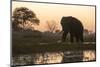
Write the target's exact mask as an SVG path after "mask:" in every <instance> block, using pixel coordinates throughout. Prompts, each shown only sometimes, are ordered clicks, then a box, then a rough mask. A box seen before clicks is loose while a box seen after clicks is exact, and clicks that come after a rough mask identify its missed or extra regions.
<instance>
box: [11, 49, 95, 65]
mask: <svg viewBox="0 0 100 67" xmlns="http://www.w3.org/2000/svg"><path fill="white" fill-rule="evenodd" d="M94 60H96V56H95V50H84V51H77V50H76V51H65V52H46V53H36V54H29V55H20V56H15V57H13V59H12V64H13V65H27V64H51V63H68V62H78V61H80V62H83V61H94Z"/></svg>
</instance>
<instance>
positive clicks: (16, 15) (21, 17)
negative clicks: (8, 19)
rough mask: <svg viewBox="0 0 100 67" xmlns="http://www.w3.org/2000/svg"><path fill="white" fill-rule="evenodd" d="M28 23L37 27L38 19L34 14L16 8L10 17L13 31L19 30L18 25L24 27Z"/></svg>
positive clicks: (21, 8) (26, 9)
mask: <svg viewBox="0 0 100 67" xmlns="http://www.w3.org/2000/svg"><path fill="white" fill-rule="evenodd" d="M28 22H31V23H33V24H36V25H39V19H38V18H37V17H36V14H35V13H34V12H33V11H31V10H30V9H28V8H26V7H18V8H16V9H15V10H14V11H13V15H12V28H13V29H14V30H19V29H20V27H19V26H20V25H22V26H23V27H25V25H26V24H28Z"/></svg>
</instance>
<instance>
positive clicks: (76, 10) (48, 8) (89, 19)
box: [12, 2, 96, 32]
mask: <svg viewBox="0 0 100 67" xmlns="http://www.w3.org/2000/svg"><path fill="white" fill-rule="evenodd" d="M17 7H27V8H29V9H30V10H32V11H33V12H34V13H35V14H36V16H37V18H39V20H40V24H39V26H36V28H37V29H38V30H40V31H46V30H47V29H46V22H47V21H52V20H54V21H55V22H56V23H54V24H56V25H57V29H60V30H61V29H62V27H61V24H60V21H61V18H62V17H63V16H73V17H76V18H77V19H79V20H80V21H81V22H82V24H83V26H84V28H85V29H88V30H89V31H93V32H95V23H96V22H95V7H94V6H80V5H71V4H70V5H64V4H47V3H34V2H12V12H13V10H14V9H15V8H17Z"/></svg>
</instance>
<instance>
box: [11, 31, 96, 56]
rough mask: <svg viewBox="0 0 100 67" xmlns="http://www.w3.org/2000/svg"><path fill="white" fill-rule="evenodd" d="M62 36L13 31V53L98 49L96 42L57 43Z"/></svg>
mask: <svg viewBox="0 0 100 67" xmlns="http://www.w3.org/2000/svg"><path fill="white" fill-rule="evenodd" d="M59 39H60V37H57V36H51V35H49V36H48V35H43V34H40V33H33V32H30V33H26V32H24V33H18V32H17V33H16V32H14V33H12V54H13V55H19V54H32V53H39V52H54V51H66V50H89V49H93V50H95V49H96V45H95V44H92V43H91V44H90V43H89V44H85V43H84V44H82V43H68V42H65V43H57V41H58V40H59Z"/></svg>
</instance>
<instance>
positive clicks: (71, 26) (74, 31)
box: [61, 16, 84, 42]
mask: <svg viewBox="0 0 100 67" xmlns="http://www.w3.org/2000/svg"><path fill="white" fill-rule="evenodd" d="M61 26H62V31H63V35H62V42H65V40H66V36H67V34H68V33H69V34H70V41H71V42H73V41H74V38H75V39H76V42H83V30H84V28H83V25H82V23H81V21H80V20H78V19H77V18H75V17H72V16H68V17H62V19H61Z"/></svg>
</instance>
